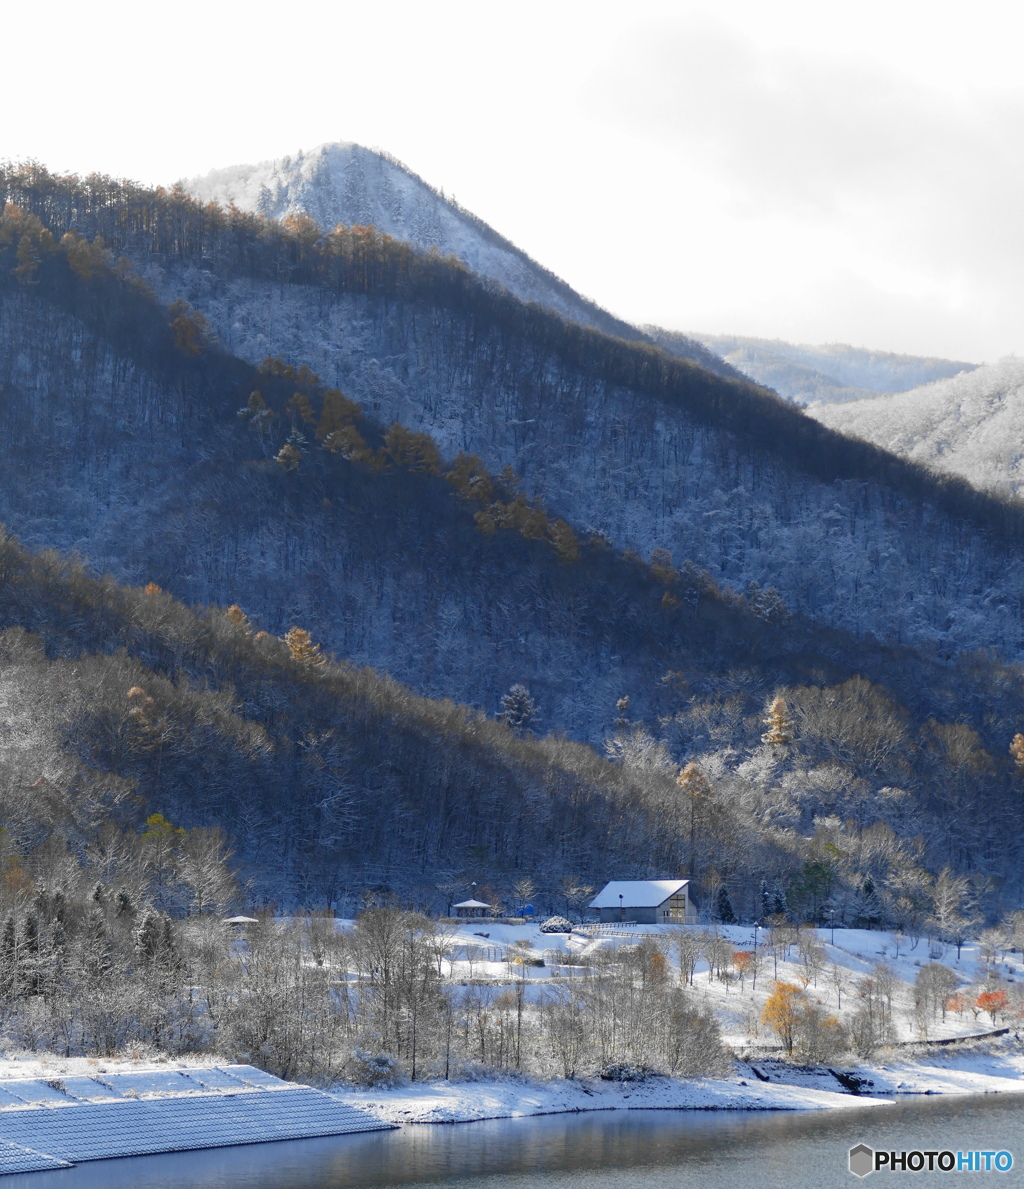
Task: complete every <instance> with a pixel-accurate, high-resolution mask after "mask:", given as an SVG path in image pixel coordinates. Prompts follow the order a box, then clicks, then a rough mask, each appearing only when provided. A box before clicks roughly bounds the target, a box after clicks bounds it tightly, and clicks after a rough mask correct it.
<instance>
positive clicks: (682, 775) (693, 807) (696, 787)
mask: <svg viewBox="0 0 1024 1189" xmlns="http://www.w3.org/2000/svg"><path fill="white" fill-rule="evenodd" d="M676 786H677V787H678V788H679V789H681V790H682V792H683V794H684V795H685V797H686V800H687V803H688V805H689V811H690V868H689V870H688V871H687V873H686V874H687V877H688V878H690V879H692V878H693V877H694V864H695V861H696V855H695V852H696V845H697V818H698V816H699V813H700V805H701V803H702V802H705V801H707V799H708V797H710V796H711V785H710V784H709V783H708V778H707V777H706V776H705V775H704V773H703V772H702V771H701V767H700V765H699V764H696V763H694V762H693V761H692V760H691V761H690V763H689V764H687V765H686V767H685V768H681V769H680V770H679V775H678V776H677V777H676Z"/></svg>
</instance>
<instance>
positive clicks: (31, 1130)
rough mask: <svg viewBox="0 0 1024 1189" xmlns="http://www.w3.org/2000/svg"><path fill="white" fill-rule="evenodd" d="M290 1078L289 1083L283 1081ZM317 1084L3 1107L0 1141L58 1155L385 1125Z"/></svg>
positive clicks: (100, 1155) (71, 1157)
mask: <svg viewBox="0 0 1024 1189" xmlns="http://www.w3.org/2000/svg"><path fill="white" fill-rule="evenodd" d="M284 1084H287V1083H284ZM390 1126H391V1124H388V1123H381V1122H379V1121H378V1120H376V1119H374V1118H373V1116H371V1115H369V1114H366V1113H363V1112H362V1111H359V1110H357V1109H355V1108H354V1107H350V1106H347V1105H345V1104H344V1103H340V1102H338V1101H337V1100H336V1099H333V1098H331V1097H329V1096H328V1095H326V1094H321V1093H320V1092H319V1091H317V1090H310V1089H305V1088H298V1089H295V1090H291V1091H289V1092H288V1093H280V1094H259V1093H240V1094H236V1095H224V1094H212V1095H189V1096H188V1097H177V1098H165V1099H149V1100H145V1099H125V1100H123V1101H111V1102H102V1103H83V1104H81V1105H80V1106H72V1107H69V1108H68V1109H66V1110H60V1111H54V1110H46V1109H37V1110H22V1111H4V1112H2V1113H0V1141H3V1142H6V1143H8V1144H13V1145H17V1146H19V1147H24V1148H31V1149H34V1150H36V1151H39V1152H45V1153H48V1154H50V1155H52V1156H55V1157H57V1158H59V1159H62V1160H67V1161H71V1162H76V1161H80V1160H103V1159H107V1158H110V1157H116V1156H142V1155H148V1154H151V1153H155V1152H173V1151H187V1150H189V1149H192V1148H215V1147H221V1146H225V1145H229V1144H249V1143H262V1142H265V1141H268V1140H278V1139H304V1138H311V1137H313V1136H323V1135H345V1134H349V1133H352V1132H359V1131H377V1130H383V1129H385V1128H390Z"/></svg>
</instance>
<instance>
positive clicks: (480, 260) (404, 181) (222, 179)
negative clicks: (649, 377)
mask: <svg viewBox="0 0 1024 1189" xmlns="http://www.w3.org/2000/svg"><path fill="white" fill-rule="evenodd" d="M179 185H181V186H182V187H183V188H184V189H185V190H186V191H187V192H188V193H189V194H191V195H193V196H194V197H196V198H199V199H201V200H202V201H203V202H216V203H218V204H219V205H221V206H228V205H230V204H234V205H235V206H236V207H238V208H239V210H243V211H253V212H256V213H258V214H261V215H265V216H266V217H267V218H270V219H284V218H287V217H288V216H289V215H300V214H307V215H309V216H310V217H311V218H313V219H315V220H316V222H317V223H319V224H320V226H321V227H323V228H324V229H325V230H331V229H332V228H334V227H336V226H337V225H338V224H339V223H344V224H346V225H347V226H373V227H376V228H378V229H379V230H380V231H384V232H386V233H387V234H388V235H391V236H394V238H395V239H400V240H404V241H406V242H407V243H410V244H412V245H413V246H414V247H417V248H420V249H422V250H424V251H429V250H431V249H434V250H436V251H438V252H441V253H442V254H444V255H447V254H448V253H452V254H454V255H455V256H457V257H458V258H459V259H460V260H461V261H462V262H463V263H464V264H465V265H467V266H468V267H469V268H471V269H472V270H473V272H475V273H477V274H478V275H480V276H482V277H488V278H489V279H490V280H492V281H497V282H498V283H499V284H501V285H504V286H505V288H507V289H509V290H511V292H512V293H514V294H515V295H516V297H519V298H521V299H522V300H523V301H535V302H537V303H538V304H540V305H544V306H547V307H548V308H549V309H553V310H556V311H557V312H558V313H559V314H561V315H562V316H563V317H565V318H570V319H571V320H572V321H574V322H580V323H582V324H583V325H585V326H594V327H596V328H597V329H598V330H602V331H604V332H605V333H606V334H613V335H615V336H616V337H618V338H627V339H645V338H647V335H646V334H645V333H644V332H642V331H640V330H638V329H637V328H636V327H635V326H631V325H630V324H629V323H627V322H623V321H621V320H620V319H618V318H616V317H614V316H613V315H612V314H609V313H608V312H607V310H603V309H601V307H600V306H598V305H595V304H594V303H593V302H592V301H588V300H587V299H586V298H585V297H582V296H581V295H580V294H579V293H577V292H576V291H575V290H574V289H573V288H572V287H571V286H570V285H567V284H566V283H565V281H563V280H561V279H560V278H559V277H557V276H555V274H554V273H552V272H550V271H549V270H548V269H546V268H544V267H542V266H541V265H539V264H538V263H537V262H536V261H535V260H531V259H530V257H529V256H528V255H527V254H526V253H525V252H523V251H522V250H521V249H519V248H517V247H516V246H515V244H513V243H512V242H511V241H509V240H507V239H505V237H504V236H502V235H499V233H498V232H497V231H495V230H494V228H493V227H490V226H489V225H488V224H487V223H485V222H484V221H483V220H482V219H479V218H477V216H476V215H473V214H471V213H470V212H469V211H467V210H464V209H463V208H462V207H460V206H459V205H458V204H457V203H456V202H454V201H453V200H452V199H450V198H448V197H446V196H445V194H444V192H443V191H440V190H435V189H434V188H433V186H430V185H428V183H427V182H425V181H424V180H423V179H422V178H420V177H418V176H417V175H416V174H414V173H412V172H411V170H409V169H407V168H406V167H405V166H404V165H402V164H401V162H399V161H396V160H395V159H394V158H393V157H391V156H389V155H388V154H387V153H381V152H377V151H374V150H372V149H367V148H364V147H363V146H362V145H357V144H348V143H345V142H338V143H337V144H325V145H320V146H319V147H318V148H315V149H311V150H310V151H309V152H300V153H297V154H296V155H295V156H294V157H282V158H280V159H278V160H276V161H262V162H260V163H259V164H257V165H234V166H230V167H229V168H227V169H217V170H214V171H213V172H212V173H208V174H206V175H205V176H204V177H195V178H187V179H183V180H182V181H181V182H180V183H179ZM675 339H676V340H678V341H674V342H673V343H672V344H671V345H670V344H666V347H667V348H668V349H669V350H671V351H672V353H673V354H674V355H679V356H682V357H683V358H686V359H693V360H694V361H695V362H697V363H700V364H701V365H702V366H703V367H706V368H708V369H709V370H711V371H715V372H718V373H719V374H721V375H727V376H735V375H736V373H735V372H734V371H733V369H732V368H730V367H728V366H727V365H725V364H723V363H722V361H721V359H719V357H718V356H717V355H716V354H715V353H714V352H713V351H709V350H708V349H707V348H706V347H704V346H703V345H702V344H700V343H698V342H696V341H695V340H694V339H689V338H687V337H686V336H685V335H677V336H675Z"/></svg>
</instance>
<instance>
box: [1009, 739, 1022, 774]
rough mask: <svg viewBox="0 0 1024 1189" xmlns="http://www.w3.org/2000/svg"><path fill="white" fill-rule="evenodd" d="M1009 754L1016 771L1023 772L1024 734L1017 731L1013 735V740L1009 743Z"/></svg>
mask: <svg viewBox="0 0 1024 1189" xmlns="http://www.w3.org/2000/svg"><path fill="white" fill-rule="evenodd" d="M1010 755H1011V756H1013V762H1014V764H1016V766H1017V771H1018V772H1024V735H1022V734H1021V733H1020V732H1019V731H1018V732H1017V734H1016V735H1014V737H1013V742H1012V743H1011V744H1010Z"/></svg>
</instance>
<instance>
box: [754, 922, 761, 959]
mask: <svg viewBox="0 0 1024 1189" xmlns="http://www.w3.org/2000/svg"><path fill="white" fill-rule="evenodd" d="M760 928H761V922H760V921H755V922H754V953H755V954H756V953H757V931H758V929H760Z"/></svg>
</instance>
